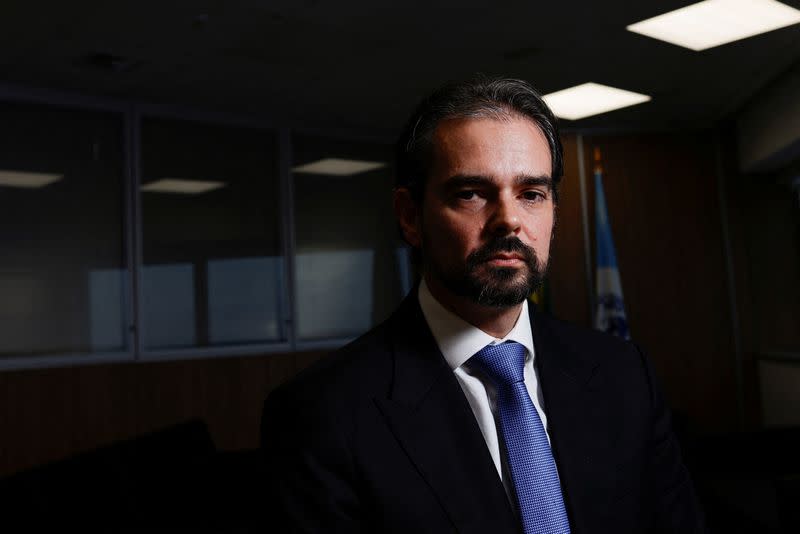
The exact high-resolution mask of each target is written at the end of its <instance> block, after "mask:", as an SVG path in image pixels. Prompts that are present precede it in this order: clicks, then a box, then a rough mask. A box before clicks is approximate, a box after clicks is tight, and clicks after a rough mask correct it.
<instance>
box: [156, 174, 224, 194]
mask: <svg viewBox="0 0 800 534" xmlns="http://www.w3.org/2000/svg"><path fill="white" fill-rule="evenodd" d="M225 185H226V184H225V183H224V182H209V181H203V180H182V179H180V178H163V179H161V180H156V181H155V182H150V183H149V184H145V185H143V186H142V191H145V192H148V193H181V194H184V195H199V194H200V193H208V192H209V191H213V190H215V189H219V188H220V187H225Z"/></svg>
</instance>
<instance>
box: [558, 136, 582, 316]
mask: <svg viewBox="0 0 800 534" xmlns="http://www.w3.org/2000/svg"><path fill="white" fill-rule="evenodd" d="M561 142H562V144H563V145H564V177H563V178H562V180H561V187H560V191H559V200H558V211H557V223H556V232H555V234H556V235H555V239H554V241H553V246H552V249H551V250H552V254H551V259H550V274H549V283H550V301H551V306H552V313H553V314H554V315H555V316H557V317H559V318H561V319H564V320H566V321H571V322H574V323H577V324H580V325H583V326H587V327H588V326H590V325H591V311H590V309H589V288H588V287H587V281H586V268H585V264H586V263H585V262H586V254H585V248H584V239H583V218H582V215H581V212H582V209H581V190H580V176H579V172H578V144H577V138H576V136H575V135H565V136H563V137H562V138H561Z"/></svg>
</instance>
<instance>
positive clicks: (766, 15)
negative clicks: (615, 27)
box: [627, 0, 800, 50]
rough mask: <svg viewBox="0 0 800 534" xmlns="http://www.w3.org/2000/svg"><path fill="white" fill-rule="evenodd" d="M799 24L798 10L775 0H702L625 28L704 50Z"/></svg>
mask: <svg viewBox="0 0 800 534" xmlns="http://www.w3.org/2000/svg"><path fill="white" fill-rule="evenodd" d="M798 22H800V11H798V10H797V9H795V8H793V7H789V6H787V5H785V4H782V3H780V2H776V1H775V0H705V2H700V3H697V4H692V5H690V6H687V7H684V8H681V9H676V10H675V11H670V12H669V13H665V14H663V15H659V16H657V17H653V18H651V19H647V20H643V21H641V22H637V23H636V24H631V25H630V26H628V27H627V29H628V30H629V31H632V32H635V33H640V34H642V35H646V36H648V37H652V38H654V39H660V40H662V41H666V42H668V43H672V44H676V45H678V46H683V47H686V48H691V49H692V50H705V49H706V48H712V47H714V46H719V45H722V44H725V43H730V42H732V41H738V40H739V39H746V38H747V37H752V36H754V35H758V34H760V33H766V32H769V31H772V30H777V29H778V28H784V27H786V26H791V25H792V24H797V23H798Z"/></svg>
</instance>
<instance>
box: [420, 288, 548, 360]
mask: <svg viewBox="0 0 800 534" xmlns="http://www.w3.org/2000/svg"><path fill="white" fill-rule="evenodd" d="M418 296H419V305H420V308H422V315H424V316H425V320H426V321H427V323H428V326H429V327H430V329H431V333H433V337H434V339H435V340H436V344H437V345H438V346H439V350H440V351H441V353H442V356H444V359H445V361H447V364H448V365H449V366H450V368H451V369H453V370H455V369H457V368H459V367H461V366H462V365H463V364H464V363H465V362H466V361H467V360H469V359H470V358H471V357H472V356H473V355H474V354H475V353H476V352H478V351H479V350H481V349H482V348H483V347H485V346H486V345H490V344H497V343H502V342H504V341H515V342H517V343H519V344H521V345H522V346H524V347H525V348H526V349H527V351H528V354H527V356H526V361H527V360H528V359H532V358H533V355H534V352H533V335H532V334H531V321H530V319H529V316H528V302H527V301H525V302H523V303H522V311H521V312H520V314H519V317H518V318H517V322H516V324H515V325H514V328H512V329H511V331H510V332H509V333H508V335H506V336H505V337H504V338H503V339H498V338H496V337H494V336H491V335H489V334H487V333H486V332H484V331H483V330H481V329H480V328H477V327H475V326H473V325H471V324H469V323H468V322H466V321H465V320H464V319H462V318H461V317H459V316H458V315H456V314H454V313H453V312H451V311H450V310H448V309H447V308H445V307H444V306H442V305H441V304H440V303H439V301H438V300H436V299H435V298H434V297H433V295H432V294H431V292H430V290H429V289H428V286H427V284H426V283H425V280H422V282H421V283H420V284H419V290H418Z"/></svg>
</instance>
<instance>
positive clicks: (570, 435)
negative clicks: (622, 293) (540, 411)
mask: <svg viewBox="0 0 800 534" xmlns="http://www.w3.org/2000/svg"><path fill="white" fill-rule="evenodd" d="M531 321H532V328H533V340H534V348H535V351H536V367H537V372H538V375H539V382H540V384H541V387H542V394H543V396H544V405H545V410H546V412H547V422H548V432H549V434H550V440H551V444H552V449H553V455H554V457H555V460H556V465H557V466H558V472H559V477H560V478H561V486H562V492H563V495H564V502H565V505H566V506H567V512H568V515H569V518H570V523H571V525H572V531H573V533H577V532H586V531H591V530H592V528H588V527H589V526H592V523H591V522H589V523H587V521H588V520H590V519H591V518H595V517H597V516H598V513H599V514H600V515H602V508H603V507H604V506H605V500H604V499H605V498H606V497H608V493H609V492H608V487H607V486H606V485H605V482H606V481H607V480H608V476H607V473H608V471H607V470H608V468H609V466H608V465H607V464H608V462H607V461H606V459H607V458H608V457H609V456H608V449H609V447H611V446H613V443H611V439H610V436H609V434H610V429H611V428H612V421H611V419H610V417H612V416H613V414H609V413H608V412H607V407H606V404H605V403H603V402H602V397H601V396H600V395H601V391H602V375H601V374H600V372H599V360H597V359H595V355H594V354H583V353H581V354H579V353H578V352H576V351H574V350H572V348H571V347H570V346H569V343H568V340H566V339H564V338H563V337H564V336H563V335H562V336H559V335H557V334H556V333H555V332H554V331H553V329H552V327H553V324H552V319H548V318H546V317H542V316H541V315H540V314H531ZM596 526H597V525H594V527H595V528H596Z"/></svg>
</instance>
